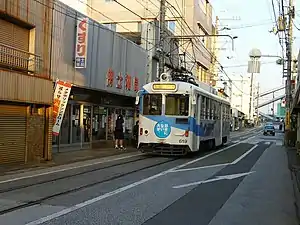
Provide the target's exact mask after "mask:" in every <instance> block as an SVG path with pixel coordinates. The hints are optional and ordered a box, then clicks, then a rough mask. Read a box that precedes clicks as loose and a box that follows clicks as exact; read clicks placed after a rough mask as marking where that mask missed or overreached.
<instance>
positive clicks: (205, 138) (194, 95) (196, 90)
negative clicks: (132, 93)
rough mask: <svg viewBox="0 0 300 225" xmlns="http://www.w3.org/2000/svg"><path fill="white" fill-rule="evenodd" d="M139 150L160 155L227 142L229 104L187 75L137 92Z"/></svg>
mask: <svg viewBox="0 0 300 225" xmlns="http://www.w3.org/2000/svg"><path fill="white" fill-rule="evenodd" d="M136 104H139V109H140V113H139V138H138V149H139V150H140V151H141V152H145V153H153V154H160V155H185V154H187V153H189V152H196V151H199V150H203V149H213V148H214V147H216V146H220V145H223V144H226V143H227V141H228V139H229V134H230V118H231V113H230V111H231V110H230V103H229V102H228V101H227V100H226V99H224V98H221V97H219V96H218V95H217V93H212V91H209V90H205V89H203V88H201V86H200V85H199V83H197V82H196V81H195V80H193V79H190V78H185V79H176V80H174V79H172V78H171V76H169V75H166V74H162V76H161V77H160V80H159V81H157V82H151V83H148V84H146V85H144V86H143V88H142V90H140V91H139V92H138V95H137V98H136Z"/></svg>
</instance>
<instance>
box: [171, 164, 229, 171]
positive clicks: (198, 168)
mask: <svg viewBox="0 0 300 225" xmlns="http://www.w3.org/2000/svg"><path fill="white" fill-rule="evenodd" d="M228 165H230V163H223V164H216V165H209V166H201V167H193V168H186V169H180V170H174V171H171V172H172V173H176V172H186V171H192V170H201V169H207V168H214V167H219V166H228Z"/></svg>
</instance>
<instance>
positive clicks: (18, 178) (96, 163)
mask: <svg viewBox="0 0 300 225" xmlns="http://www.w3.org/2000/svg"><path fill="white" fill-rule="evenodd" d="M141 155H144V154H143V153H139V154H135V155H128V156H123V157H119V158H113V159H110V160H106V161H98V162H94V163H90V164H83V165H80V166H73V167H67V168H64V169H58V170H51V171H48V172H44V173H36V174H32V175H28V176H23V177H16V178H12V179H8V180H3V181H0V184H5V183H9V182H13V181H18V180H24V179H27V178H32V177H39V176H45V175H49V174H54V173H60V172H64V171H69V170H73V169H80V168H83V167H88V166H94V165H98V164H103V163H107V162H113V161H118V160H122V159H129V158H133V157H136V156H141Z"/></svg>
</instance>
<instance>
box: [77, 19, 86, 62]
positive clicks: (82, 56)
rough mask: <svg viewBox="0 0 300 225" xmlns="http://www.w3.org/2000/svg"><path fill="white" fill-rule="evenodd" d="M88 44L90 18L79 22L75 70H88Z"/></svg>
mask: <svg viewBox="0 0 300 225" xmlns="http://www.w3.org/2000/svg"><path fill="white" fill-rule="evenodd" d="M87 42H88V18H79V19H78V20H77V31H76V46H75V68H86V59H87Z"/></svg>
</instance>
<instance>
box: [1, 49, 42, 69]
mask: <svg viewBox="0 0 300 225" xmlns="http://www.w3.org/2000/svg"><path fill="white" fill-rule="evenodd" d="M0 67H2V68H8V69H11V70H16V71H21V72H25V73H28V74H31V75H35V74H40V73H41V72H42V71H41V69H42V59H41V57H40V56H38V55H35V54H32V53H30V52H26V51H23V50H21V49H17V48H14V47H12V46H9V45H5V44H2V43H0Z"/></svg>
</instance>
